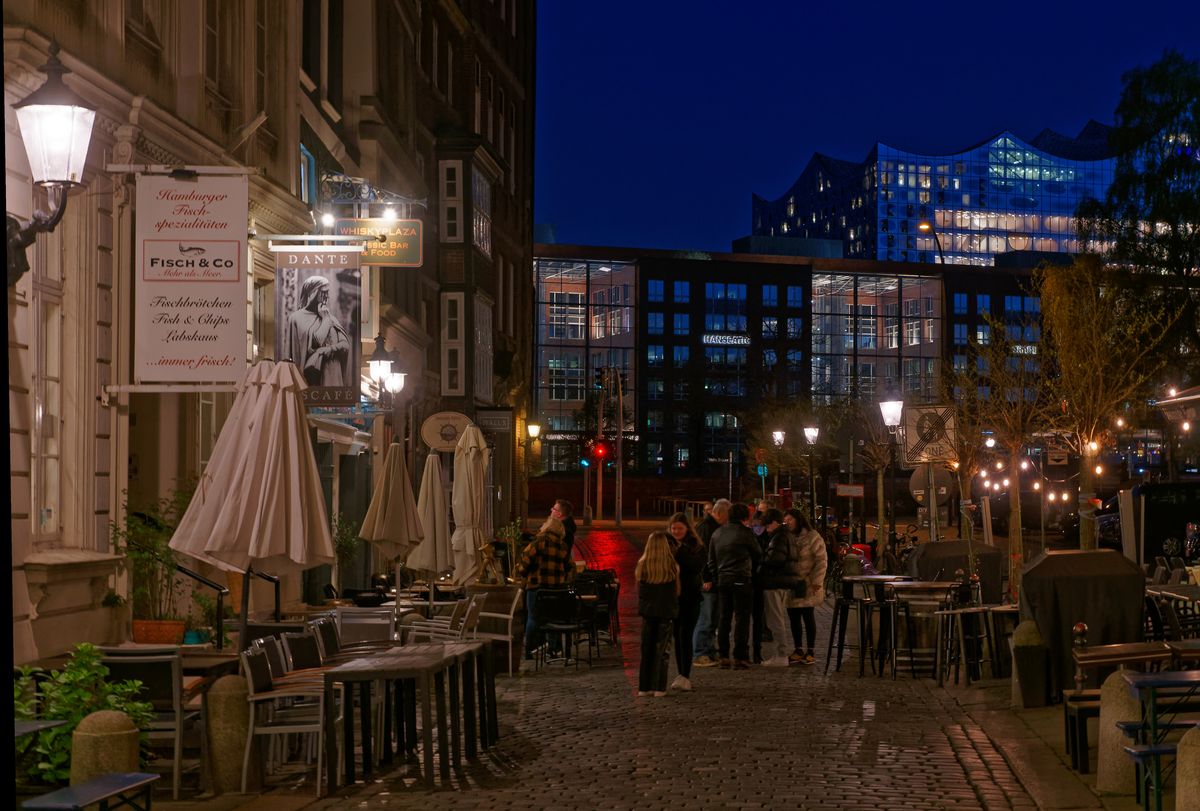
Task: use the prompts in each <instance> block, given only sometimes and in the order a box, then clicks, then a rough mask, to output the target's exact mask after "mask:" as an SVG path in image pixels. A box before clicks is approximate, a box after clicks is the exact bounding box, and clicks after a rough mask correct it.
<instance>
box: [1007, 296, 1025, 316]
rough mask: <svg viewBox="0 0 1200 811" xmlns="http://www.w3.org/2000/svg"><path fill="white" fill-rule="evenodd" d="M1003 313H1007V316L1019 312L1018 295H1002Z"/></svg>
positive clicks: (1019, 300) (1019, 302)
mask: <svg viewBox="0 0 1200 811" xmlns="http://www.w3.org/2000/svg"><path fill="white" fill-rule="evenodd" d="M1004 314H1005V315H1009V316H1011V315H1020V314H1021V297H1020V296H1005V297H1004Z"/></svg>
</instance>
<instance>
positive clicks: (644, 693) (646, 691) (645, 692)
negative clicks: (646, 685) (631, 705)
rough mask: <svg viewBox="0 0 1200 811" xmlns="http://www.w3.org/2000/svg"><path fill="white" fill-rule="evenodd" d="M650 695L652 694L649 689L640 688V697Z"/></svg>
mask: <svg viewBox="0 0 1200 811" xmlns="http://www.w3.org/2000/svg"><path fill="white" fill-rule="evenodd" d="M648 695H650V691H649V690H638V698H645V697H646V696H648Z"/></svg>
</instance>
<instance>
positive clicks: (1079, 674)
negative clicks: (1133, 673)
mask: <svg viewBox="0 0 1200 811" xmlns="http://www.w3.org/2000/svg"><path fill="white" fill-rule="evenodd" d="M1071 658H1073V659H1074V660H1075V691H1076V692H1081V691H1082V690H1083V684H1084V682H1085V681H1087V676H1086V675H1084V671H1085V670H1091V669H1093V668H1101V667H1119V668H1121V669H1122V670H1125V669H1127V668H1129V667H1130V666H1132V665H1148V664H1162V663H1164V662H1168V661H1170V659H1171V649H1170V647H1168V645H1167V643H1166V642H1122V643H1118V644H1116V645H1092V646H1091V647H1085V648H1075V649H1073V650H1072V651H1071Z"/></svg>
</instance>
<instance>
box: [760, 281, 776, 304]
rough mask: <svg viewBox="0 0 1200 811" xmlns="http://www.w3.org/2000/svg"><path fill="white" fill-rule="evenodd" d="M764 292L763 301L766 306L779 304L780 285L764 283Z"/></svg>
mask: <svg viewBox="0 0 1200 811" xmlns="http://www.w3.org/2000/svg"><path fill="white" fill-rule="evenodd" d="M762 294H763V299H762V303H763V306H764V307H778V306H779V285H775V284H764V285H763V289H762Z"/></svg>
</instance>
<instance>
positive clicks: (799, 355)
mask: <svg viewBox="0 0 1200 811" xmlns="http://www.w3.org/2000/svg"><path fill="white" fill-rule="evenodd" d="M784 360H785V361H786V362H787V370H788V371H789V372H802V371H804V353H803V352H801V351H800V350H799V349H789V350H788V351H787V354H786V355H785V356H784Z"/></svg>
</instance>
